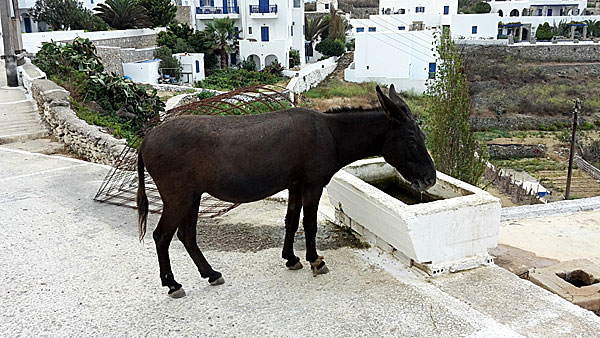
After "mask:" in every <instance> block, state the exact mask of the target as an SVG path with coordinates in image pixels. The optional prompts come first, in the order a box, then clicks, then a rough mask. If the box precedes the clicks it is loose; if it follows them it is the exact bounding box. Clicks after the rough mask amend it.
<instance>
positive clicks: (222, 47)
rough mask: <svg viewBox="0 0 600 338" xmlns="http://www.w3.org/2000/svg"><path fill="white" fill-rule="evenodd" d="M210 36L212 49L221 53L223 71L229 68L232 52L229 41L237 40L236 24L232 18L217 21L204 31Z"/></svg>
mask: <svg viewBox="0 0 600 338" xmlns="http://www.w3.org/2000/svg"><path fill="white" fill-rule="evenodd" d="M204 30H205V31H206V33H207V35H208V36H209V39H210V43H211V44H212V49H214V50H218V51H220V55H221V69H225V68H227V53H230V52H231V51H232V49H231V46H230V43H229V41H234V42H235V39H237V37H236V36H235V24H234V21H233V20H232V19H230V18H223V19H215V20H214V21H213V22H209V23H207V24H206V28H205V29H204Z"/></svg>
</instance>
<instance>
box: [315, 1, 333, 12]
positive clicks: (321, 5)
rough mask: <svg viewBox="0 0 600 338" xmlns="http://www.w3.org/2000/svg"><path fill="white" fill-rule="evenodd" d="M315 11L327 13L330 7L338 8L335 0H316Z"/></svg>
mask: <svg viewBox="0 0 600 338" xmlns="http://www.w3.org/2000/svg"><path fill="white" fill-rule="evenodd" d="M316 2H317V10H316V12H317V13H329V11H330V10H331V8H333V9H334V10H337V9H338V2H337V0H317V1H316Z"/></svg>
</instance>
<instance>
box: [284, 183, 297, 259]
mask: <svg viewBox="0 0 600 338" xmlns="http://www.w3.org/2000/svg"><path fill="white" fill-rule="evenodd" d="M288 191H289V198H288V207H287V214H286V215H285V241H284V242H283V251H282V252H281V257H282V258H283V259H286V260H287V262H286V263H285V266H287V268H288V269H290V270H299V269H302V263H300V258H298V257H297V256H296V255H294V236H295V235H296V231H298V222H299V221H300V210H301V209H302V194H301V192H300V190H299V189H297V188H290V189H289V190H288Z"/></svg>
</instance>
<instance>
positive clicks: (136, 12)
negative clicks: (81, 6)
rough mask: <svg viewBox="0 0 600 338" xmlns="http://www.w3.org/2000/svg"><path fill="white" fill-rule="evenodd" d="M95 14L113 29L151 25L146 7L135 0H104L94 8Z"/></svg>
mask: <svg viewBox="0 0 600 338" xmlns="http://www.w3.org/2000/svg"><path fill="white" fill-rule="evenodd" d="M94 11H96V13H95V15H97V16H98V17H100V18H101V19H102V20H104V22H106V23H107V24H108V25H109V26H111V27H112V28H115V29H127V28H144V27H150V26H152V22H151V21H150V18H149V17H148V15H147V14H146V13H147V12H146V9H145V8H144V7H142V6H140V5H139V4H138V3H137V1H136V0H106V2H105V3H103V4H99V5H98V6H96V8H94Z"/></svg>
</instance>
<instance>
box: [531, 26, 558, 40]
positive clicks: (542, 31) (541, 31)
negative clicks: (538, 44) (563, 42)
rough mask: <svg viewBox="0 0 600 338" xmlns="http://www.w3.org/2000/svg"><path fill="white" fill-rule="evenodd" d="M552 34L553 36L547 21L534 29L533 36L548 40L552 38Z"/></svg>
mask: <svg viewBox="0 0 600 338" xmlns="http://www.w3.org/2000/svg"><path fill="white" fill-rule="evenodd" d="M552 36H554V34H552V28H550V25H549V24H548V23H547V22H544V23H543V24H542V25H540V26H538V28H537V30H536V31H535V38H536V39H538V40H550V39H552Z"/></svg>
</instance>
